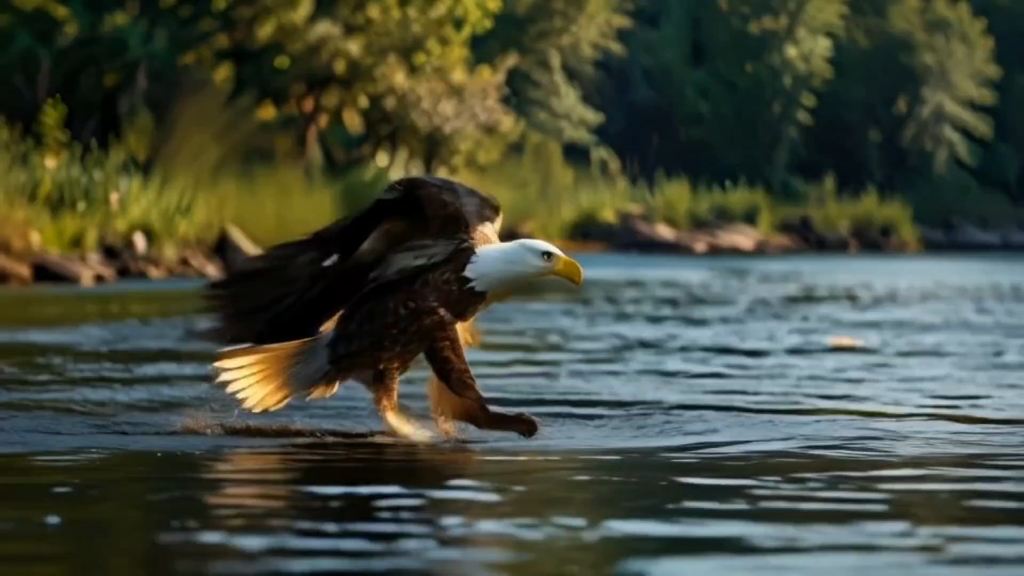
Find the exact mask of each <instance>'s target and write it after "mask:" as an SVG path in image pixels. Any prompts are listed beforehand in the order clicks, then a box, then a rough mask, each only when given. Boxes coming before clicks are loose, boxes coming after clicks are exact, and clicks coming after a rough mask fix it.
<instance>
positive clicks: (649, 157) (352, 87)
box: [0, 0, 1024, 203]
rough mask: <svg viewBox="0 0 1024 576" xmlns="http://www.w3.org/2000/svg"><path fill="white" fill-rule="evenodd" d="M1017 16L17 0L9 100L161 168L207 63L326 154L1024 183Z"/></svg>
mask: <svg viewBox="0 0 1024 576" xmlns="http://www.w3.org/2000/svg"><path fill="white" fill-rule="evenodd" d="M1022 27H1024V4H1022V3H1020V2H1018V1H1016V0H858V1H856V2H854V1H851V0H707V1H701V2H681V1H678V0H199V1H196V2H184V1H182V0H146V1H143V0H136V1H133V2H115V1H113V0H96V1H90V2H85V1H84V0H10V1H9V2H6V3H4V6H3V7H2V8H0V79H2V80H0V83H2V85H0V114H2V115H3V116H4V117H6V118H7V119H8V120H9V121H12V122H14V123H16V124H20V125H21V126H22V127H23V128H25V129H26V131H27V132H29V133H31V132H33V130H32V129H33V128H34V126H33V125H34V123H36V122H37V119H38V118H40V117H41V115H40V111H41V110H42V109H43V108H44V106H47V105H48V104H47V102H49V101H50V100H51V99H52V98H53V97H55V96H59V97H60V102H61V103H63V106H65V107H66V115H64V116H61V118H62V120H63V121H64V122H65V124H66V127H67V133H68V134H69V137H71V138H73V139H75V140H77V141H79V142H82V143H88V142H91V141H96V142H97V143H98V144H99V145H100V146H104V145H106V143H107V142H108V141H110V140H111V139H117V140H118V141H121V142H129V143H131V142H135V144H133V145H131V146H130V148H131V149H132V151H133V156H134V157H135V159H136V160H137V161H138V162H140V163H142V164H143V165H145V164H146V163H147V162H149V161H151V159H152V158H153V156H154V154H156V153H157V152H158V151H159V147H160V134H161V127H162V126H166V125H167V124H168V123H171V122H174V119H175V118H177V117H178V115H177V113H176V112H175V111H176V109H177V107H178V106H179V104H180V101H181V96H182V94H185V93H186V92H187V91H188V90H189V89H190V87H192V86H194V85H196V83H199V84H203V83H210V84H215V85H221V86H225V87H227V88H229V89H230V90H231V93H232V94H233V95H234V98H235V99H236V100H237V102H239V103H244V102H251V103H252V108H251V110H250V112H249V114H251V116H252V117H253V118H254V119H255V120H256V121H258V123H259V124H260V126H261V130H262V132H261V133H263V134H268V135H270V136H269V137H270V138H271V139H272V140H273V142H274V148H273V149H274V151H275V152H274V154H278V155H292V156H294V157H295V158H296V159H299V160H301V161H302V162H304V163H305V165H306V166H307V167H308V168H309V169H310V170H311V172H312V173H318V172H319V171H321V170H338V169H345V168H347V167H350V166H354V165H361V164H366V163H374V164H377V165H380V166H385V167H388V168H390V169H392V170H393V172H394V173H402V172H409V171H431V172H445V171H447V172H457V171H459V170H461V169H463V168H467V167H475V166H486V165H490V164H493V163H494V162H496V161H498V160H499V159H501V158H502V157H503V156H504V155H506V154H509V153H515V152H516V151H517V150H519V149H521V148H522V143H523V142H524V138H526V139H527V140H529V139H530V138H532V140H529V141H537V140H538V139H543V140H545V141H549V142H552V143H554V146H555V147H556V148H557V147H559V146H561V147H562V148H563V149H565V150H568V151H573V150H577V151H578V150H579V149H581V148H584V149H590V150H591V156H590V157H591V158H602V159H603V160H602V162H605V161H607V160H608V159H609V157H610V154H609V151H611V152H613V153H614V156H615V159H616V160H617V161H618V162H619V163H621V165H622V166H624V167H625V170H626V172H627V174H628V175H629V176H631V177H632V178H635V179H640V180H645V181H647V182H650V183H651V184H652V185H653V183H654V182H656V181H657V180H658V175H659V174H667V175H677V174H686V175H688V176H690V177H693V178H695V179H697V180H702V181H710V182H718V183H726V182H730V181H732V182H735V181H738V180H746V181H749V182H753V183H759V184H763V185H765V186H767V187H768V188H769V189H770V190H772V193H773V194H776V195H782V196H789V195H793V194H799V193H802V190H803V189H804V188H805V187H806V186H805V184H804V183H805V182H808V181H817V180H820V179H821V178H823V177H825V176H826V175H828V174H833V175H835V177H836V182H837V186H838V189H839V190H844V189H860V188H863V187H865V186H875V187H877V188H879V189H881V190H888V191H890V192H889V193H896V192H900V193H907V194H918V195H919V196H922V195H923V197H926V198H927V196H928V193H927V191H928V190H936V189H939V188H942V189H949V190H952V191H953V193H956V194H967V193H968V192H970V193H975V192H978V191H988V192H987V193H989V194H995V195H998V196H1001V197H1002V198H1005V199H1006V201H1007V202H1009V203H1021V202H1024V193H1022V191H1021V187H1020V182H1021V177H1022V176H1024V100H1022V99H1024V36H1021V35H1020V34H1019V30H1020V29H1021V28H1022ZM49 105H51V106H53V104H49ZM54 109H56V108H54ZM62 109H63V108H62ZM42 117H47V116H46V115H45V114H44V115H42ZM225 124H226V121H225ZM225 129H226V130H230V126H226V127H225ZM247 130H248V129H247ZM235 132H237V134H235V136H236V138H235V139H234V140H232V142H234V143H235V144H233V145H236V146H238V147H243V148H244V147H245V146H246V145H248V144H255V143H256V142H257V141H260V139H257V138H253V137H252V135H253V133H252V132H251V131H246V130H242V129H238V130H236V131H235ZM614 163H615V162H611V164H614ZM921 191H925V192H921ZM972 191H973V192H972ZM925 201H927V200H925Z"/></svg>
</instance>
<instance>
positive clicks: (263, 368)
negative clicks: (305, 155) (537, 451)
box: [214, 236, 583, 438]
mask: <svg viewBox="0 0 1024 576" xmlns="http://www.w3.org/2000/svg"><path fill="white" fill-rule="evenodd" d="M544 276H554V277H559V278H563V279H565V280H568V281H569V282H571V283H573V284H575V285H577V286H578V285H579V284H580V283H581V282H582V280H583V269H582V268H581V267H580V265H579V264H578V263H577V262H576V261H575V260H573V259H572V258H570V257H568V256H566V255H565V254H563V253H562V252H561V251H560V250H559V249H558V248H556V247H555V246H553V245H551V244H549V243H547V242H543V241H540V240H533V239H523V240H516V241H513V242H505V243H499V244H488V245H484V246H479V247H476V246H474V245H473V243H472V241H471V240H470V238H469V237H468V236H466V237H464V238H458V239H443V240H421V241H416V242H411V243H409V244H407V245H406V246H404V247H403V248H401V249H399V250H397V251H396V252H394V253H393V254H390V255H389V256H387V257H386V258H385V259H384V261H383V262H382V264H381V265H380V266H379V267H378V268H377V269H375V270H374V271H373V272H372V273H371V274H370V275H369V278H368V284H367V287H366V289H364V290H363V291H362V292H361V293H359V294H358V295H356V296H355V298H353V299H352V300H351V301H350V302H349V303H348V305H347V306H346V308H345V311H344V313H342V314H341V316H340V317H339V318H338V320H337V322H336V323H335V325H334V328H333V330H331V331H329V332H323V333H320V334H317V335H316V336H313V337H310V338H306V339H303V340H297V341H294V342H285V343H279V344H264V345H246V346H241V347H236V348H231V349H227V350H224V351H222V352H221V354H220V357H219V358H218V359H217V361H216V362H214V366H215V368H216V369H217V370H218V371H219V372H220V374H219V375H218V377H217V382H218V383H221V384H223V385H224V386H225V387H226V391H227V392H228V393H230V394H233V395H234V396H235V397H236V398H237V399H238V400H240V401H241V402H242V407H243V408H245V409H248V410H251V411H253V412H262V411H271V410H277V409H278V408H281V407H283V406H284V405H285V404H287V403H288V402H289V401H290V400H291V399H292V398H294V397H295V396H298V395H304V396H306V398H308V399H319V398H326V397H329V396H331V395H332V394H334V392H335V391H336V390H337V389H338V384H339V383H340V382H344V381H345V380H348V379H349V378H351V377H352V376H353V375H354V374H357V373H359V372H364V371H368V372H370V373H371V378H370V382H369V386H368V388H369V389H370V391H371V392H372V393H373V398H374V402H375V404H376V406H377V410H378V412H379V413H380V415H381V417H382V418H383V420H384V421H385V423H387V424H388V425H389V427H391V428H392V429H393V430H396V431H397V432H399V433H400V434H402V435H405V436H416V435H417V434H418V431H415V430H409V429H407V428H406V427H407V426H408V423H406V422H405V421H404V420H403V419H401V418H400V417H399V418H396V416H398V384H399V378H400V377H401V375H402V374H404V373H405V372H406V371H407V370H408V369H409V367H410V366H411V364H412V362H413V361H414V360H415V359H416V358H417V357H418V356H419V355H420V354H423V356H424V357H425V358H426V361H427V363H428V364H429V365H430V368H431V370H432V371H433V373H434V375H435V376H436V377H437V378H438V379H439V380H440V381H441V383H442V384H443V385H444V386H446V387H447V388H448V390H450V391H451V392H452V393H453V394H455V395H456V396H457V397H458V398H459V399H460V400H461V401H462V402H463V403H464V404H466V405H467V406H468V409H467V410H464V412H463V414H462V416H463V418H464V419H465V420H466V421H467V422H469V423H470V424H472V425H473V426H475V427H477V428H479V429H483V430H504V431H510V432H516V433H518V434H519V435H521V436H524V437H527V438H529V437H531V436H533V435H534V434H536V433H537V423H536V421H535V420H534V419H533V418H531V417H530V416H528V415H526V414H504V413H501V412H495V411H492V410H490V409H489V408H488V406H487V403H486V402H485V400H484V397H483V395H482V394H481V393H480V391H479V390H478V388H477V385H476V380H475V379H474V377H473V373H472V371H471V370H470V368H469V366H468V365H467V363H466V357H465V355H464V354H463V349H462V342H461V340H460V337H459V333H458V330H457V328H456V326H457V325H458V323H460V322H465V321H467V320H469V319H470V318H472V317H473V316H474V315H476V313H477V312H478V311H479V310H480V309H481V308H482V307H483V306H485V305H486V304H487V303H488V302H489V301H494V300H496V299H500V298H502V297H503V296H505V295H508V294H509V293H511V292H512V291H514V290H515V289H516V288H517V287H519V286H520V285H521V284H523V283H524V282H526V281H529V280H531V279H535V278H540V277H544Z"/></svg>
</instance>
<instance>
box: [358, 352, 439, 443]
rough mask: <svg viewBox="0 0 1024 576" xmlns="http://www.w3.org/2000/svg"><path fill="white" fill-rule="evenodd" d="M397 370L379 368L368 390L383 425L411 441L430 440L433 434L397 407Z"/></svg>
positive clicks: (432, 438)
mask: <svg viewBox="0 0 1024 576" xmlns="http://www.w3.org/2000/svg"><path fill="white" fill-rule="evenodd" d="M398 375H399V371H396V370H393V369H388V368H381V369H378V370H375V371H374V373H373V379H372V383H371V385H370V391H371V392H372V393H373V401H374V404H376V406H377V412H378V413H379V414H380V417H381V419H382V420H384V425H385V426H387V427H388V429H389V430H390V431H391V432H393V433H394V434H397V435H398V436H400V437H402V438H404V439H406V440H411V441H413V442H431V441H433V440H434V434H433V433H432V432H431V431H430V430H427V429H426V428H424V427H422V426H420V425H419V424H417V423H416V421H415V420H413V419H411V418H409V417H408V416H406V415H405V414H402V412H401V410H399V408H398V384H399V376H398Z"/></svg>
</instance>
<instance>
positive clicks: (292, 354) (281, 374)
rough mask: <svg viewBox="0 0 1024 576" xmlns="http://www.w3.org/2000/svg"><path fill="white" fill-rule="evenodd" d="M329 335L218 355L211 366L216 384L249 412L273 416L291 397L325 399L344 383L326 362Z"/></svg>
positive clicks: (223, 352)
mask: <svg viewBox="0 0 1024 576" xmlns="http://www.w3.org/2000/svg"><path fill="white" fill-rule="evenodd" d="M330 338H331V334H330V333H329V332H328V333H323V334H319V335H317V336H313V337H312V338H306V339H304V340H295V341H292V342H283V343H280V344H268V345H264V346H252V345H246V346H239V347H234V348H227V349H224V350H222V351H221V352H220V354H219V357H218V359H217V361H216V362H214V363H213V366H214V367H215V368H216V369H217V370H218V371H219V375H218V376H217V383H218V384H220V385H222V386H224V387H225V391H226V392H227V393H228V394H231V395H232V396H234V397H235V398H237V399H238V400H239V401H241V402H242V408H244V409H246V410H249V411H251V412H272V411H274V410H277V409H279V408H282V407H284V405H285V404H287V403H288V402H289V401H290V400H291V399H292V398H293V397H295V396H297V395H300V394H305V395H306V398H307V400H315V399H323V398H328V397H330V396H331V395H333V394H334V392H335V391H337V389H338V384H339V383H340V382H341V381H342V380H343V378H341V375H339V374H337V373H336V371H335V370H333V369H332V367H331V365H330V362H329V357H330V354H329V348H328V344H329V342H330Z"/></svg>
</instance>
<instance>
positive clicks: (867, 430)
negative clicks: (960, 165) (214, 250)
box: [0, 255, 1024, 576]
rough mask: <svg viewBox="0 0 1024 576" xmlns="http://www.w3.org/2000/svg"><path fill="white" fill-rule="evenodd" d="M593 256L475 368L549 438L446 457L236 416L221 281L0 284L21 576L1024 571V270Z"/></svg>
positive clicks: (964, 261) (985, 265) (315, 417)
mask: <svg viewBox="0 0 1024 576" xmlns="http://www.w3.org/2000/svg"><path fill="white" fill-rule="evenodd" d="M580 259H581V262H582V263H583V265H584V267H585V268H586V271H587V280H586V282H585V284H584V286H583V287H582V289H580V290H579V291H577V292H572V291H565V290H561V291H556V292H545V293H537V294H531V295H528V296H524V297H523V298H521V299H518V300H516V301H512V302H508V303H505V304H502V305H500V306H498V307H495V308H493V309H491V310H489V311H487V312H486V313H485V314H484V315H483V317H482V318H481V322H480V326H481V329H482V334H483V339H484V346H483V348H482V349H474V350H471V351H470V353H469V359H470V362H471V363H472V365H473V368H474V370H475V372H476V374H477V376H478V379H479V380H480V382H481V386H482V387H483V389H484V392H485V393H486V394H487V395H488V396H489V397H490V398H491V399H492V403H493V404H494V405H496V406H499V407H501V408H503V409H506V410H515V411H526V412H529V413H532V414H533V415H535V416H536V417H537V418H538V419H539V420H540V422H541V432H540V434H538V436H536V437H535V438H533V439H530V440H523V439H520V438H518V437H515V436H510V435H503V434H493V433H481V432H478V431H475V430H472V429H469V430H466V431H465V436H466V438H465V441H464V442H462V443H457V444H442V445H435V446H410V445H407V444H404V443H401V442H399V441H397V440H395V439H393V438H390V437H388V436H387V435H386V434H384V433H383V432H382V426H381V423H380V420H379V418H378V417H377V416H376V414H375V413H374V411H373V409H372V407H371V404H370V402H369V397H368V394H367V393H366V392H365V390H363V389H361V388H359V387H357V386H352V385H349V386H343V387H342V388H341V389H339V392H338V394H337V395H336V396H335V397H333V398H331V399H330V400H327V401H320V402H310V403H305V402H296V403H292V404H290V405H289V406H288V407H287V408H286V409H285V410H282V411H280V412H277V413H274V414H270V415H259V416H254V415H247V414H244V413H240V412H238V411H236V409H235V404H234V403H233V401H232V399H230V398H228V397H226V396H225V395H224V394H223V393H222V392H221V391H220V390H218V389H217V388H215V387H214V386H212V385H211V384H210V376H209V371H208V363H209V361H210V358H211V352H212V351H213V350H214V347H213V346H212V345H211V344H209V343H207V342H204V341H203V340H202V339H200V338H198V337H197V336H196V334H197V333H198V332H200V331H202V330H203V329H204V328H206V327H207V326H208V324H207V322H208V320H207V318H205V317H203V316H201V315H198V314H195V312H194V311H195V307H196V305H197V300H196V297H195V288H196V284H195V283H190V282H170V283H160V284H133V283H127V282H126V283H121V284H118V285H116V286H111V287H100V288H97V289H92V290H79V289H77V288H46V289H39V288H37V289H32V290H6V291H0V503H2V505H0V573H3V574H47V575H51V574H54V575H56V574H78V573H97V574H100V573H101V574H115V575H116V574H125V575H128V574H131V575H135V574H143V573H146V574H201V573H204V574H256V573H304V574H308V573H338V572H351V573H360V574H366V573H387V574H414V573H424V574H426V573H429V574H443V575H449V574H523V575H526V574H534V573H539V574H588V575H589V574H652V575H653V574H658V575H660V574H665V575H675V574H814V575H817V574H823V573H827V574H862V573H863V572H864V571H865V570H871V571H872V574H873V576H877V575H879V574H905V573H921V574H929V575H931V574H953V575H964V576H973V575H976V574H977V575H988V574H1022V573H1024V258H1019V257H1016V256H969V257H952V256H947V257H904V256H894V257H829V256H799V257H780V258H764V257H760V258H759V257H753V258H741V257H736V258H731V257H730V258H714V259H712V258H674V257H654V256H633V255H628V256H627V255H583V256H581V257H580ZM839 336H845V337H850V338H854V339H857V340H859V341H860V342H861V343H862V345H861V346H859V347H857V348H856V349H853V350H843V349H836V348H834V347H833V346H830V340H831V339H833V338H835V337H839ZM425 381H426V372H425V370H424V366H422V365H417V366H416V367H415V368H414V370H413V371H412V372H411V373H409V374H408V375H407V376H406V377H405V379H404V384H403V388H402V392H401V397H402V402H403V403H404V405H405V406H406V407H407V409H408V410H409V411H411V412H413V413H416V414H419V415H421V416H424V417H425V416H426V414H427V409H426V400H425V393H424V384H425Z"/></svg>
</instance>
